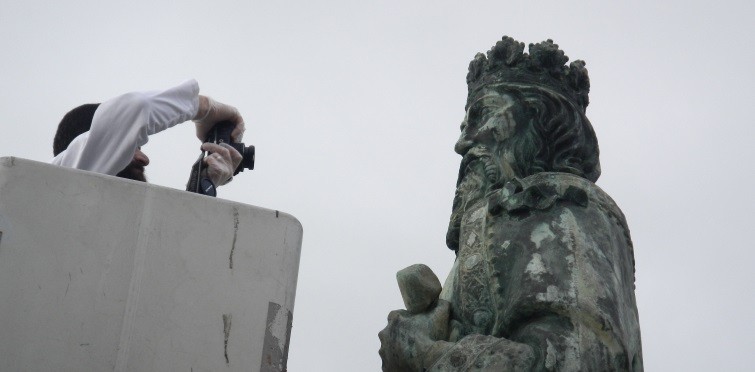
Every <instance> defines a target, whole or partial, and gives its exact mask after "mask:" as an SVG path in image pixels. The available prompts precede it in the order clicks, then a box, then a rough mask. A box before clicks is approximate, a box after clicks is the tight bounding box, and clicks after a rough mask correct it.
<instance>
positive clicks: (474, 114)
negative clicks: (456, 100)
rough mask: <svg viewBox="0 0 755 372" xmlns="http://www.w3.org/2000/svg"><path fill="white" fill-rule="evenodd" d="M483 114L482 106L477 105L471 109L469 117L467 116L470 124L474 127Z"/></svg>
mask: <svg viewBox="0 0 755 372" xmlns="http://www.w3.org/2000/svg"><path fill="white" fill-rule="evenodd" d="M481 114H482V106H479V105H475V106H472V107H471V108H470V109H469V115H467V121H468V122H469V123H470V125H473V126H474V124H473V123H475V122H476V121H477V120H479V119H480V115H481Z"/></svg>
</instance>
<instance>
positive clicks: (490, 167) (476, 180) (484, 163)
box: [446, 145, 504, 251]
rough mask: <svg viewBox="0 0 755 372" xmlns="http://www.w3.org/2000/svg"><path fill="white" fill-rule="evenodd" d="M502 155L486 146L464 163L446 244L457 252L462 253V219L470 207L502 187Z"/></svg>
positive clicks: (479, 146)
mask: <svg viewBox="0 0 755 372" xmlns="http://www.w3.org/2000/svg"><path fill="white" fill-rule="evenodd" d="M497 159H500V157H499V156H494V154H493V153H491V151H490V150H489V149H488V148H487V147H485V146H482V145H477V146H475V147H474V148H472V149H470V150H469V151H468V152H467V153H466V154H465V155H464V158H463V159H462V161H461V166H460V169H459V179H458V181H457V183H456V194H455V196H454V202H453V208H452V211H451V220H450V221H449V224H448V232H447V233H446V245H447V246H448V248H450V249H453V250H454V251H458V250H459V234H460V232H461V220H462V218H463V217H464V212H465V211H466V210H467V207H469V206H472V205H474V204H475V203H477V202H478V201H480V200H482V199H483V198H484V197H485V196H486V195H487V194H488V193H489V192H490V191H492V190H493V189H495V188H498V187H500V186H501V185H502V183H503V182H502V181H504V180H503V177H502V175H501V171H500V169H501V168H500V166H499V162H498V161H497Z"/></svg>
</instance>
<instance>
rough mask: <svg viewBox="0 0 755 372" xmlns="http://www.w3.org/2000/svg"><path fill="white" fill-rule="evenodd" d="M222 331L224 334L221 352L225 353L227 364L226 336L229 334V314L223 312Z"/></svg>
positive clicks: (226, 362)
mask: <svg viewBox="0 0 755 372" xmlns="http://www.w3.org/2000/svg"><path fill="white" fill-rule="evenodd" d="M223 333H224V334H225V340H224V341H223V354H224V355H225V364H228V363H229V360H228V336H229V335H230V334H231V314H223Z"/></svg>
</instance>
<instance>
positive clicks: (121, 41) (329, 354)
mask: <svg viewBox="0 0 755 372" xmlns="http://www.w3.org/2000/svg"><path fill="white" fill-rule="evenodd" d="M753 14H755V5H753V3H752V2H748V1H722V2H717V3H716V4H715V5H714V4H713V2H707V1H706V2H701V1H668V2H658V1H639V2H618V1H615V2H607V1H601V2H599V1H588V2H580V3H574V2H551V1H527V2H520V3H518V2H507V3H505V2H500V1H496V2H493V1H487V2H483V1H468V2H459V1H376V2H359V1H319V2H316V1H269V2H252V1H248V0H246V1H214V2H207V1H202V2H199V1H191V2H190V1H186V2H174V1H170V2H168V1H154V0H152V1H129V2H117V3H116V2H103V1H65V2H50V1H38V0H27V1H23V2H22V1H8V0H0V35H2V37H0V49H1V50H2V51H3V58H2V59H1V60H0V81H2V82H3V89H2V91H0V112H2V120H3V123H4V124H3V126H2V130H3V134H2V136H0V149H1V150H0V155H2V156H7V155H15V156H19V157H23V158H28V159H33V160H40V161H48V160H49V159H51V157H52V137H53V134H54V129H55V126H56V125H57V123H58V121H59V120H60V118H61V117H62V115H63V114H64V113H65V112H67V111H68V110H69V109H71V108H73V107H74V106H77V105H78V104H81V103H85V102H97V101H101V100H104V99H107V98H110V97H113V96H115V95H118V94H121V93H124V92H128V91H132V90H146V89H162V88H167V87H170V86H173V85H174V84H177V83H179V82H181V81H183V80H185V79H188V78H196V79H197V80H198V81H199V84H200V87H201V91H202V93H203V94H206V95H210V96H212V97H214V98H217V99H218V100H221V101H225V102H228V103H231V104H234V105H236V106H237V107H238V108H239V109H240V110H241V112H242V114H243V115H244V117H245V119H246V122H247V126H248V127H247V132H246V138H245V142H247V143H248V144H254V145H256V147H257V154H258V157H257V169H256V170H254V171H252V172H244V173H243V174H241V175H239V176H237V177H236V180H235V181H234V182H233V183H232V184H231V185H229V186H228V187H225V188H222V189H221V190H220V192H219V195H220V196H221V197H223V198H226V199H231V200H235V201H239V202H243V203H247V204H253V205H258V206H262V207H266V208H271V209H278V210H282V211H286V212H288V213H291V214H293V215H294V216H296V217H297V218H298V219H299V220H300V221H301V222H302V224H303V226H304V245H303V249H302V257H301V266H300V273H299V284H298V289H297V300H296V307H295V309H294V328H293V334H292V340H291V348H290V356H289V369H290V370H291V371H334V370H335V371H354V370H364V371H372V370H379V369H380V359H379V357H378V354H377V350H378V348H379V341H378V338H377V332H378V331H379V330H380V329H382V328H383V327H384V326H385V323H386V322H385V317H386V316H387V314H388V312H389V311H390V310H393V309H396V308H400V307H402V306H403V305H402V302H401V298H400V295H399V291H398V287H397V285H396V282H395V276H394V275H395V272H396V271H397V270H399V269H401V268H403V267H405V266H408V265H410V264H414V263H419V262H422V263H425V264H428V265H429V266H430V267H432V268H433V270H435V272H436V273H437V274H438V276H439V277H441V279H443V278H445V276H446V274H447V273H448V270H449V268H450V266H451V263H452V260H453V254H452V253H451V251H449V250H448V249H447V248H446V247H445V230H446V226H447V222H448V217H449V214H450V209H451V201H452V197H453V191H454V184H455V180H456V174H457V171H458V164H459V160H460V158H459V157H458V155H456V154H455V153H454V152H453V144H454V142H455V140H456V137H457V136H458V130H459V123H460V122H461V119H462V118H463V115H464V102H465V99H466V85H465V76H466V71H467V65H468V63H469V61H470V60H471V59H472V57H473V56H474V54H475V53H476V52H485V51H487V50H488V49H489V48H490V47H491V46H492V45H493V44H494V43H495V42H496V41H497V40H500V38H501V37H502V36H503V35H509V36H512V37H514V38H515V39H517V40H519V41H522V42H525V43H527V44H529V43H532V42H539V41H542V40H545V39H547V38H552V39H554V41H555V42H556V43H558V44H559V45H560V46H561V48H562V49H564V50H565V51H566V54H567V55H568V56H569V57H571V59H572V60H574V59H584V60H585V61H587V68H588V69H589V72H590V78H591V83H592V89H591V94H590V102H591V103H590V106H589V107H588V110H587V114H588V117H589V118H590V120H591V122H592V124H593V126H594V128H595V131H596V133H597V136H598V140H599V142H600V147H601V155H602V156H601V163H602V168H603V175H602V176H601V178H600V180H598V185H599V186H600V187H602V188H603V189H604V190H605V191H607V192H608V193H609V194H610V195H611V196H612V197H613V198H614V200H616V202H617V203H618V204H619V206H620V207H621V208H622V209H623V211H624V213H625V214H626V216H627V219H628V222H629V227H630V229H631V231H632V237H633V240H634V244H635V255H636V262H637V272H636V277H637V283H636V285H637V289H636V294H637V301H638V305H639V314H640V324H641V327H642V336H643V351H644V359H645V365H646V366H647V369H648V370H649V371H669V370H684V371H706V370H714V369H715V370H727V371H737V370H738V371H744V370H747V369H749V368H751V367H752V365H753V364H755V353H753V352H752V350H751V349H752V345H754V344H755V322H753V320H752V318H753V316H752V313H753V312H752V310H751V309H752V307H753V305H755V301H754V300H755V298H753V297H754V296H753V292H754V291H753V283H755V273H754V271H753V269H752V261H753V258H755V253H754V250H753V248H755V246H754V245H753V242H752V239H751V238H748V237H747V236H746V233H747V231H750V230H752V225H753V223H754V222H755V218H753V212H752V211H751V209H752V208H753V207H755V197H753V193H752V188H753V186H752V185H753V181H755V177H754V176H755V175H754V174H753V173H754V172H753V169H754V167H753V165H752V164H750V162H751V161H752V160H753V159H755V150H753V146H752V145H751V142H752V141H753V140H755V130H754V129H753V125H752V116H751V111H750V109H751V107H752V106H753V99H754V98H755V95H753V93H752V87H753V86H755V74H753V72H752V66H753V65H754V64H755V52H753V49H754V48H753V45H755V30H754V29H753V26H752V17H753ZM198 149H199V142H198V141H197V140H196V139H195V138H194V137H193V128H192V125H191V124H186V125H183V126H179V127H176V128H173V129H171V130H169V131H166V132H164V133H160V134H158V135H156V136H153V137H152V138H151V139H150V143H149V144H148V145H147V146H145V148H144V150H145V152H146V153H147V154H148V155H149V156H150V158H151V160H152V164H151V165H150V166H149V167H148V168H147V171H148V176H149V177H150V180H151V182H153V183H156V184H160V185H164V186H168V187H173V188H183V187H184V184H185V181H186V178H187V177H188V172H189V167H190V165H191V163H192V162H193V160H194V159H195V158H196V156H197V154H198Z"/></svg>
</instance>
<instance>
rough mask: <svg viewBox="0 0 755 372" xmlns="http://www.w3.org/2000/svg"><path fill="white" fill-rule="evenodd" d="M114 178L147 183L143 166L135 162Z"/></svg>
mask: <svg viewBox="0 0 755 372" xmlns="http://www.w3.org/2000/svg"><path fill="white" fill-rule="evenodd" d="M116 176H117V177H121V178H128V179H130V180H135V181H142V182H147V176H146V175H145V174H144V166H143V165H141V164H137V163H135V162H131V164H129V165H128V166H126V168H124V169H123V170H122V171H120V172H118V174H116Z"/></svg>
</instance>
